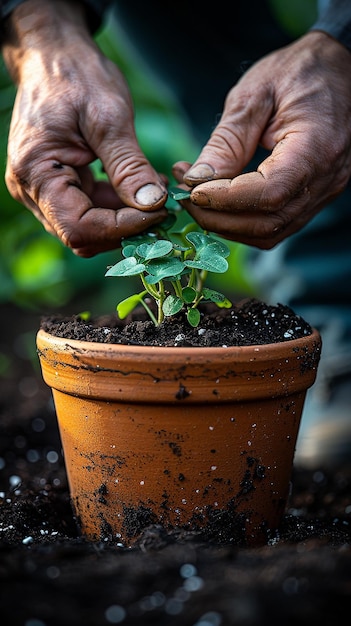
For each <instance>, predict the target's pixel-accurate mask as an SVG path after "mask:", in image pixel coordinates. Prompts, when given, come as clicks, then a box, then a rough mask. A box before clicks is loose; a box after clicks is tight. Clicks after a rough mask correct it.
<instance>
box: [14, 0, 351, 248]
mask: <svg viewBox="0 0 351 626" xmlns="http://www.w3.org/2000/svg"><path fill="white" fill-rule="evenodd" d="M48 5H49V6H48ZM29 16H30V18H29ZM11 21H12V26H13V28H14V31H15V36H14V37H12V38H9V40H8V41H7V42H6V43H5V46H4V49H3V53H4V59H5V62H6V64H7V66H8V68H9V70H10V72H11V74H12V76H13V79H14V81H15V82H16V84H17V85H18V92H17V97H16V102H15V106H14V110H13V116H12V122H11V128H10V134H9V143H8V162H7V170H6V183H7V186H8V188H9V191H10V193H11V194H12V195H13V196H14V198H16V199H17V200H19V201H20V202H22V203H23V204H24V205H25V206H27V207H28V208H29V209H31V210H32V211H33V213H34V214H35V215H36V217H37V218H38V219H39V220H40V221H41V222H42V223H43V225H44V226H45V228H46V229H47V230H48V231H49V232H51V233H52V234H54V235H56V236H57V237H59V238H60V239H61V240H62V241H63V243H64V244H65V245H67V246H69V247H71V248H72V249H73V251H74V252H75V253H76V254H79V255H81V256H92V255H94V254H97V253H98V252H101V251H104V250H108V249H112V248H115V247H117V246H118V245H120V241H121V239H122V238H123V237H126V236H130V235H133V234H136V233H138V232H141V231H142V230H144V229H145V228H148V227H149V226H152V225H153V224H155V223H157V222H160V221H161V220H162V219H163V218H164V216H165V214H166V211H165V209H164V204H165V202H166V198H167V193H166V187H165V183H166V181H165V180H164V178H163V177H161V176H160V175H159V174H158V173H157V172H156V171H155V170H154V168H153V167H152V166H151V164H150V163H149V162H148V161H147V159H146V157H145V155H144V154H143V153H142V152H141V150H140V148H139V146H138V143H137V140H136V136H135V131H134V120H133V106H132V102H131V98H130V94H129V90H128V88H127V85H126V82H125V79H124V77H123V76H122V74H121V73H120V71H119V70H118V68H117V67H116V66H115V65H114V64H113V63H112V62H110V61H109V60H108V59H106V58H105V57H104V56H103V55H102V53H101V52H100V51H99V50H98V49H97V47H96V45H95V43H94V42H93V41H92V39H91V37H90V35H89V33H88V31H87V28H86V26H85V21H84V16H83V13H82V11H81V9H80V8H79V5H78V6H76V5H73V6H71V5H70V4H69V3H66V2H57V3H56V2H55V1H53V2H51V3H45V1H44V0H28V1H27V2H26V3H25V4H24V5H20V6H19V7H18V8H17V9H15V11H14V12H13V14H12V17H11ZM350 70H351V54H350V52H349V51H348V50H347V49H346V48H344V47H343V46H342V45H341V44H339V43H338V42H336V41H335V40H333V39H332V38H331V37H329V36H328V35H326V34H324V33H321V32H311V33H308V34H307V35H305V36H304V37H302V38H301V39H300V40H298V41H296V42H295V43H293V44H292V45H290V46H288V47H286V48H284V49H282V50H279V51H277V52H274V53H272V54H271V55H269V56H267V57H265V58H264V59H262V60H261V61H259V62H258V63H257V64H255V65H254V66H253V67H252V68H251V69H250V70H249V71H248V72H247V73H246V74H245V75H244V76H243V77H242V79H241V80H240V82H239V83H238V84H237V85H236V86H235V87H234V88H233V89H232V90H231V91H230V92H229V94H228V96H227V98H226V103H225V108H224V111H223V115H222V118H221V120H220V122H219V124H218V126H217V127H216V128H215V130H214V132H213V133H212V135H211V137H210V139H209V141H208V143H207V145H206V146H205V147H204V148H203V150H202V152H201V154H200V155H199V158H198V159H197V161H196V163H194V164H193V166H191V164H190V163H187V162H186V161H182V162H179V163H177V164H175V165H174V175H175V177H176V179H177V180H178V181H179V183H180V184H182V183H185V186H189V187H191V188H193V190H192V194H191V201H186V202H184V206H186V208H187V209H188V211H189V212H190V213H191V215H192V216H193V217H194V219H195V220H196V221H197V222H198V223H199V224H200V225H201V226H202V227H203V228H204V229H207V230H209V231H212V232H216V233H218V234H221V235H223V236H224V237H225V238H227V239H232V240H236V241H240V242H243V243H246V244H250V245H253V246H256V247H259V248H263V249H269V248H272V247H274V246H275V245H276V244H277V243H279V242H280V241H282V240H283V239H284V238H285V237H287V236H289V235H291V234H292V233H294V232H296V231H298V230H299V229H301V228H302V227H303V226H304V225H305V224H306V223H307V222H308V221H309V220H310V219H311V218H312V217H313V216H314V215H315V214H316V213H317V212H318V211H320V210H321V209H322V207H323V206H325V205H326V204H327V202H328V201H330V200H331V199H332V198H333V197H335V196H336V195H338V194H339V193H340V192H341V191H342V190H343V189H344V187H345V185H346V184H347V181H348V179H349V178H350V175H351V71H350ZM199 105H201V103H199ZM259 144H261V145H262V146H263V147H264V148H266V149H268V150H269V151H271V154H270V156H269V157H268V158H266V159H265V160H264V161H263V162H262V163H261V164H260V166H259V167H258V170H257V171H256V172H250V173H248V174H241V172H242V170H243V168H244V167H245V166H246V165H247V164H248V163H249V161H250V159H251V158H252V157H253V155H254V153H255V151H256V148H257V146H258V145H259ZM97 157H98V158H100V159H101V161H102V164H103V166H104V169H105V171H106V173H107V175H108V178H109V182H108V183H107V182H96V181H94V179H93V176H92V173H91V170H90V168H89V163H91V162H92V161H94V160H95V159H96V158H97Z"/></svg>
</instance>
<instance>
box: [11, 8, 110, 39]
mask: <svg viewBox="0 0 351 626" xmlns="http://www.w3.org/2000/svg"><path fill="white" fill-rule="evenodd" d="M47 1H48V2H50V0H47ZM77 1H78V0H77ZM23 2H25V0H0V43H1V42H2V40H3V37H4V33H5V32H6V31H5V29H6V18H7V17H8V16H9V15H10V13H11V12H12V11H13V10H14V9H15V8H16V7H17V6H18V5H20V4H23ZM71 2H74V0H71ZM79 2H80V4H82V5H83V6H84V7H85V10H86V15H87V21H88V26H89V28H90V31H91V33H92V34H93V33H95V32H96V31H97V30H98V29H99V27H100V26H101V23H102V20H103V16H104V13H105V11H106V10H107V9H108V7H109V6H110V5H111V4H113V1H112V0H79Z"/></svg>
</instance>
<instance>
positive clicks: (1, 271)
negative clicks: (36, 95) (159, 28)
mask: <svg viewBox="0 0 351 626" xmlns="http://www.w3.org/2000/svg"><path fill="white" fill-rule="evenodd" d="M270 2H271V5H272V10H273V11H274V13H275V14H276V17H277V19H279V21H281V22H282V24H283V25H284V27H286V28H287V29H288V30H289V31H290V32H291V34H293V35H299V34H301V33H302V32H303V31H305V30H306V28H308V26H309V25H310V24H311V23H312V22H313V19H314V17H315V11H316V2H317V0H295V2H294V3H292V2H288V3H287V2H283V1H282V0H270ZM96 40H97V43H98V45H99V46H100V47H101V49H102V50H103V51H104V53H105V54H106V55H107V56H108V57H109V58H111V59H112V60H113V61H115V62H116V64H117V65H118V66H119V67H120V68H121V70H122V71H123V72H124V74H125V76H126V77H127V80H128V83H129V86H130V90H131V93H132V96H133V99H134V103H135V111H136V118H135V124H136V131H137V136H138V140H139V143H140V145H141V147H142V149H143V151H144V152H145V154H146V156H147V157H148V159H149V160H150V162H151V163H152V164H153V166H154V167H155V168H156V169H157V170H158V171H160V172H163V173H165V174H166V175H168V176H169V178H170V183H171V184H172V183H173V180H172V176H171V166H172V164H173V163H174V162H175V161H177V160H179V159H186V160H188V161H193V160H194V159H195V158H196V156H197V154H198V152H199V148H200V146H199V145H198V144H197V142H196V141H195V139H194V137H193V135H192V132H191V127H190V125H189V123H188V121H187V119H186V116H185V114H184V112H183V111H182V110H181V109H180V106H179V104H178V102H177V101H176V100H175V97H174V95H173V94H172V93H171V92H170V91H169V89H168V88H166V86H165V85H164V84H163V83H162V82H160V80H159V79H158V77H156V76H155V75H154V74H153V72H152V70H151V68H150V67H148V66H147V65H146V63H145V61H144V59H143V58H141V57H140V55H139V54H138V53H137V51H136V49H135V48H134V47H133V45H132V44H131V43H130V41H129V40H128V39H127V37H126V36H125V34H124V33H123V32H122V31H121V30H119V28H118V26H117V25H116V23H115V22H114V20H113V18H112V17H110V18H109V19H108V20H107V23H106V26H105V27H104V28H103V29H102V30H101V31H100V32H99V33H98V34H97V36H96ZM14 98H15V88H14V86H13V85H12V83H11V80H10V78H9V76H8V73H7V71H6V68H5V66H4V63H3V60H2V58H1V56H0V119H1V124H0V232H1V245H0V302H8V301H10V302H14V303H16V304H18V305H20V306H23V307H28V308H34V309H36V310H40V309H42V308H47V307H55V308H58V307H62V306H64V305H66V304H68V303H69V302H70V301H72V300H75V301H76V300H77V299H79V297H82V299H83V300H84V298H85V299H86V300H87V301H89V300H90V301H91V302H92V306H93V308H94V312H100V311H104V310H105V311H106V307H107V308H110V307H111V310H113V308H114V303H115V301H116V293H115V292H116V283H115V281H112V282H113V285H112V284H111V281H108V280H106V279H105V278H104V273H105V270H106V267H107V266H108V265H112V264H114V263H115V262H116V260H117V259H116V256H117V253H116V252H109V253H104V254H101V255H98V256H97V257H95V258H93V259H80V258H78V257H76V256H75V255H74V254H73V253H72V252H71V251H70V250H68V249H67V248H65V247H64V246H63V245H62V244H61V243H60V242H59V241H58V240H57V239H55V238H54V237H52V236H51V235H49V234H48V233H46V231H45V230H44V228H43V227H42V225H41V224H40V223H39V222H38V221H37V220H36V218H35V217H34V216H33V215H32V214H31V213H30V212H29V211H28V210H27V209H25V208H24V207H23V206H22V205H21V204H19V203H18V202H16V201H15V200H13V198H12V197H11V196H10V194H9V192H8V191H7V188H6V186H5V182H4V173H5V167H6V144H7V135H8V128H9V124H10V119H11V111H12V106H13V102H14ZM92 167H93V169H94V172H95V174H96V175H97V176H99V177H103V176H104V174H103V173H102V169H101V164H99V163H98V162H95V163H94V164H93V165H92ZM229 245H230V249H231V256H230V258H229V259H228V260H229V263H230V266H231V269H230V271H229V273H228V274H226V275H225V276H224V277H223V276H221V277H218V281H217V282H216V286H217V287H218V288H219V289H221V290H223V291H224V292H225V293H227V294H228V295H230V294H231V293H236V292H239V293H243V294H250V293H253V287H252V285H251V283H250V280H249V277H248V276H247V272H246V269H245V255H246V248H245V246H242V245H240V244H234V243H230V244H229ZM118 290H119V293H118V299H120V298H121V297H125V296H127V295H129V293H132V292H133V290H134V285H133V284H132V285H131V286H130V291H125V290H126V287H125V286H124V284H123V285H122V284H121V286H120V287H118Z"/></svg>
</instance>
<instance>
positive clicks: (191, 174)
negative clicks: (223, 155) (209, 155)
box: [184, 163, 215, 182]
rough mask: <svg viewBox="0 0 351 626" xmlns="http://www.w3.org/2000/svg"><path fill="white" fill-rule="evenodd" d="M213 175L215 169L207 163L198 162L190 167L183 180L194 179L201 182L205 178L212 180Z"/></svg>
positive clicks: (205, 179) (204, 180)
mask: <svg viewBox="0 0 351 626" xmlns="http://www.w3.org/2000/svg"><path fill="white" fill-rule="evenodd" d="M214 175H215V171H214V169H213V167H211V165H208V164H207V163H198V164H197V165H194V167H191V168H190V170H188V171H187V172H186V174H185V176H184V180H194V181H199V180H201V181H202V182H206V181H207V180H212V179H213V177H214Z"/></svg>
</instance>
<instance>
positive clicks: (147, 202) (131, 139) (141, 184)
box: [89, 109, 167, 211]
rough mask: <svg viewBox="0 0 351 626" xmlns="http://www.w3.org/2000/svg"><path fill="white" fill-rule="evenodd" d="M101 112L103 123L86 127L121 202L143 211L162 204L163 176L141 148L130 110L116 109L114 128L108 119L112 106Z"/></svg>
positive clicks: (114, 112) (164, 188)
mask: <svg viewBox="0 0 351 626" xmlns="http://www.w3.org/2000/svg"><path fill="white" fill-rule="evenodd" d="M104 113H105V116H106V120H107V123H106V124H100V125H96V128H95V129H94V132H93V133H92V132H91V130H90V129H89V135H91V137H90V141H89V143H90V146H91V147H92V149H93V150H94V152H95V154H96V155H97V156H98V157H99V158H100V160H101V162H102V163H103V166H104V169H105V172H106V174H107V175H108V177H109V180H110V182H111V184H112V186H113V187H114V189H115V190H116V192H117V193H118V195H119V197H120V198H121V200H122V201H123V203H124V204H125V205H128V206H132V207H135V208H138V209H141V210H144V211H148V210H155V209H157V208H160V207H162V206H163V205H164V204H165V202H166V200H167V189H166V186H165V184H164V179H163V178H162V177H160V175H159V174H158V173H157V172H156V170H154V168H153V167H152V166H151V164H150V163H149V161H148V160H147V158H146V156H145V155H144V154H143V152H142V151H141V149H140V147H139V145H138V142H137V139H136V136H135V131H134V126H133V119H132V118H131V117H130V115H131V114H130V111H128V112H127V113H126V112H123V111H120V112H119V113H120V117H121V118H122V119H119V121H118V126H119V128H117V129H116V128H115V126H114V125H113V124H112V123H111V120H114V119H115V117H116V110H115V109H113V112H112V111H111V112H110V115H109V114H108V113H109V112H108V111H107V112H106V110H104ZM123 116H124V119H123ZM120 128H122V129H123V133H121V130H120Z"/></svg>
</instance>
